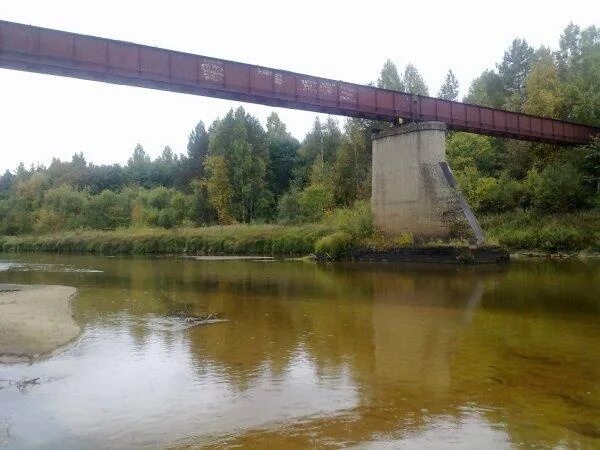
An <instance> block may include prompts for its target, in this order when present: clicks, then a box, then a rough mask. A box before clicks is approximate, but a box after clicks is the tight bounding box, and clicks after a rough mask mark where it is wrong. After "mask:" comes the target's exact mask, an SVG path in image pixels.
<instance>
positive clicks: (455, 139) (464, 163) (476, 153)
mask: <svg viewBox="0 0 600 450" xmlns="http://www.w3.org/2000/svg"><path fill="white" fill-rule="evenodd" d="M446 154H447V155H448V162H449V163H450V166H451V167H452V168H453V169H454V170H458V171H464V170H465V169H466V168H467V167H475V168H477V170H478V171H479V172H481V173H483V174H492V173H493V171H494V169H495V167H496V155H495V154H494V150H493V148H492V140H491V138H489V137H487V136H480V135H477V134H470V133H452V134H451V135H450V136H449V137H448V139H447V141H446Z"/></svg>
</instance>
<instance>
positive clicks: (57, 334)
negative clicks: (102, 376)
mask: <svg viewBox="0 0 600 450" xmlns="http://www.w3.org/2000/svg"><path fill="white" fill-rule="evenodd" d="M75 292H76V290H75V288H72V287H69V286H45V285H38V286H26V285H19V284H0V363H13V362H30V361H33V360H36V359H38V358H41V357H44V356H48V355H50V354H52V353H53V352H55V351H56V350H57V349H59V348H61V347H63V346H64V345H66V344H68V343H69V342H71V341H72V340H73V339H75V338H76V337H77V336H78V335H79V332H80V328H79V326H78V325H77V323H75V321H74V320H73V317H72V315H71V305H70V302H71V298H72V297H73V296H74V295H75Z"/></svg>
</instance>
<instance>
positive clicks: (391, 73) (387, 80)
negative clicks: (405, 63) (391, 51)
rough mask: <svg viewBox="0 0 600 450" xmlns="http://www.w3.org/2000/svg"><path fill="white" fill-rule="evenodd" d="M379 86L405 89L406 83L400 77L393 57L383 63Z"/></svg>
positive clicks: (396, 89) (394, 89) (397, 89)
mask: <svg viewBox="0 0 600 450" xmlns="http://www.w3.org/2000/svg"><path fill="white" fill-rule="evenodd" d="M377 87H379V88H382V89H391V90H393V91H404V89H405V87H404V83H403V82H402V80H401V79H400V75H399V74H398V69H397V67H396V65H395V64H394V63H393V62H392V60H391V59H388V60H386V61H385V63H384V64H383V67H382V69H381V72H380V74H379V78H378V79H377Z"/></svg>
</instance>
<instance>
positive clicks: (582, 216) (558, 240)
mask: <svg viewBox="0 0 600 450" xmlns="http://www.w3.org/2000/svg"><path fill="white" fill-rule="evenodd" d="M479 221H480V223H481V226H482V228H483V229H484V231H485V233H486V238H487V240H488V241H489V242H490V243H495V244H498V245H501V246H502V247H504V248H506V249H508V250H509V251H510V252H511V253H523V254H531V255H536V256H543V255H550V254H554V255H557V254H560V255H563V256H570V255H600V210H597V209H596V210H590V211H582V212H575V213H566V214H553V215H539V214H533V213H531V212H524V211H513V212H510V213H504V214H489V215H482V216H479Z"/></svg>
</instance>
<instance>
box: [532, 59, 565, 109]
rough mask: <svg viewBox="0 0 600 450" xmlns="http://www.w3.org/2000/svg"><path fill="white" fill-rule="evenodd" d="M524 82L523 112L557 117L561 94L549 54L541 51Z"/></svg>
mask: <svg viewBox="0 0 600 450" xmlns="http://www.w3.org/2000/svg"><path fill="white" fill-rule="evenodd" d="M538 53H539V54H540V56H539V59H538V61H537V62H536V63H535V64H534V65H533V67H532V69H531V71H530V72H529V74H528V75H527V78H526V80H525V97H526V100H525V103H524V105H523V111H524V112H526V113H528V114H534V115H539V116H546V117H558V116H559V115H560V112H561V110H562V107H563V94H562V87H561V83H560V80H559V78H558V70H557V69H556V67H555V66H554V61H553V59H552V56H551V54H550V52H549V51H548V50H547V49H543V50H541V51H540V52H538Z"/></svg>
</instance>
